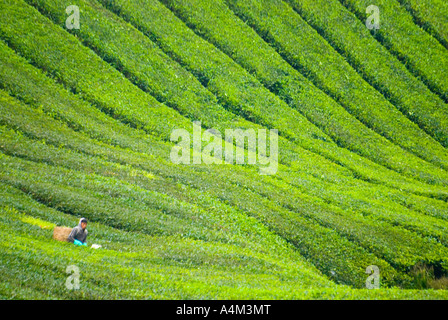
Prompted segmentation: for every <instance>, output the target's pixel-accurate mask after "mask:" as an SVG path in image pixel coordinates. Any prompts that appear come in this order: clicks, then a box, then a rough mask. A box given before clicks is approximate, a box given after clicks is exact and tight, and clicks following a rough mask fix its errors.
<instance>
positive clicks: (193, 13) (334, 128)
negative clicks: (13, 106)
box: [165, 1, 446, 183]
mask: <svg viewBox="0 0 448 320" xmlns="http://www.w3.org/2000/svg"><path fill="white" fill-rule="evenodd" d="M165 2H166V3H169V4H172V5H171V6H170V7H171V8H172V9H173V10H174V11H175V12H177V13H178V14H179V15H180V16H181V17H182V18H183V19H185V20H187V21H188V23H191V24H192V25H193V26H194V27H195V28H196V29H197V30H199V31H197V32H202V33H205V34H206V37H207V39H210V41H211V42H212V43H214V44H215V45H217V46H218V47H219V48H220V49H221V50H222V51H224V52H226V53H228V54H229V55H230V56H233V57H234V59H235V60H236V61H238V62H239V63H241V64H242V65H244V66H245V67H246V68H247V69H248V70H249V71H251V72H254V73H255V74H256V75H257V77H258V78H259V79H260V80H262V82H263V83H264V84H265V86H266V87H276V89H275V91H277V93H278V94H279V96H281V97H282V98H283V100H285V101H288V102H290V104H291V105H292V106H293V107H294V108H296V109H299V110H301V111H302V112H304V113H305V114H306V115H307V117H308V118H310V119H311V121H312V122H314V123H317V124H318V125H319V126H320V127H322V128H323V130H324V131H325V132H326V133H327V134H328V135H330V136H331V137H332V138H333V139H334V140H335V141H338V142H339V143H340V144H342V145H343V146H345V147H347V148H349V149H351V150H354V151H355V152H356V153H358V154H361V155H363V156H365V157H367V158H369V159H371V160H374V161H376V162H378V163H380V164H382V165H385V166H387V167H389V168H392V169H393V170H396V171H398V172H402V173H405V174H407V175H409V176H412V177H415V178H417V177H418V178H419V179H421V178H422V177H426V178H427V180H426V181H432V182H433V183H437V182H436V181H437V180H438V179H439V178H438V177H437V176H440V178H441V177H443V176H445V175H446V171H444V170H442V169H439V168H437V167H436V166H434V165H430V164H428V163H427V162H426V161H422V160H421V159H419V158H417V157H415V156H413V155H411V154H409V153H408V152H405V151H404V150H402V148H400V147H399V146H396V145H393V144H392V143H390V142H389V141H387V140H386V139H384V138H383V137H381V136H380V135H378V134H376V133H375V132H373V130H369V129H368V128H366V127H365V126H364V125H363V124H362V123H360V122H359V121H358V120H356V119H353V117H352V116H350V114H349V113H347V112H346V111H345V109H344V108H343V107H341V106H340V105H338V104H336V103H335V102H334V101H333V100H331V99H330V98H329V97H328V96H326V95H325V94H324V93H323V92H321V91H319V90H318V89H316V88H315V87H313V85H312V84H311V83H309V82H308V81H307V80H306V79H305V78H303V77H302V76H301V75H300V74H299V73H298V72H297V71H296V70H294V69H293V68H292V67H290V66H289V65H288V64H287V63H286V62H285V61H284V60H283V59H282V58H281V57H280V56H279V55H278V54H277V53H276V52H275V51H274V50H273V49H272V48H271V47H270V46H269V45H267V44H266V43H265V42H264V41H263V40H262V39H261V38H259V37H258V36H257V35H256V34H255V33H254V32H253V30H252V29H250V28H249V27H248V26H247V25H245V24H244V23H243V22H241V21H239V20H238V19H237V18H236V17H235V16H233V15H232V13H231V12H230V11H229V9H228V8H227V7H225V5H223V4H222V3H220V2H218V1H216V2H214V4H213V5H212V6H210V8H208V6H209V4H208V3H205V2H202V1H196V2H195V3H194V6H192V4H191V3H190V2H188V3H186V2H185V3H184V2H181V1H178V2H176V1H172V2H170V1H165ZM202 6H203V7H202ZM201 7H202V11H203V10H205V8H207V10H208V14H207V15H202V14H198V13H200V12H202V11H201V10H196V8H201ZM216 25H219V28H215V26H216ZM355 74H356V73H355ZM329 81H330V80H329ZM357 99H359V97H358V98H357ZM391 108H392V109H393V110H395V111H396V112H397V113H398V115H400V116H402V115H401V114H400V113H399V112H398V111H397V110H396V109H395V108H394V107H393V106H391ZM369 110H370V109H368V110H363V111H362V112H365V113H368V112H370V111H369ZM382 119H385V115H384V114H383V115H382ZM405 120H406V121H408V120H407V119H405ZM384 121H385V120H384ZM410 124H411V123H410ZM411 125H412V124H411ZM414 126H415V125H414ZM388 127H390V128H393V125H392V126H391V125H390V123H388ZM415 129H416V130H418V131H419V129H418V127H417V126H415ZM391 130H392V129H391ZM394 130H395V129H394ZM355 131H356V133H355ZM399 132H400V136H402V134H403V133H402V132H403V131H399ZM404 132H406V131H404ZM419 132H421V131H419ZM422 134H424V133H423V132H422ZM426 138H427V139H429V140H431V141H432V143H433V145H434V146H436V147H437V152H432V153H431V154H432V155H433V156H434V157H433V159H432V160H434V159H436V158H437V157H438V156H439V157H440V159H439V161H437V160H436V162H439V164H440V163H443V161H442V162H440V160H441V159H443V157H444V153H445V152H446V150H445V149H444V148H443V147H441V146H440V145H439V144H438V143H436V142H435V141H434V140H432V139H431V138H430V137H428V136H426ZM400 140H401V141H407V140H411V139H410V138H409V137H407V139H406V137H402V138H400ZM414 140H415V139H414ZM414 142H415V141H414ZM427 142H428V140H427ZM414 145H416V144H415V143H414ZM420 148H421V146H420ZM419 152H420V153H421V154H426V153H427V152H422V150H419ZM425 157H427V156H425ZM404 163H406V164H404ZM417 168H418V169H417ZM442 179H444V178H442ZM439 181H442V180H439ZM439 183H441V182H439Z"/></svg>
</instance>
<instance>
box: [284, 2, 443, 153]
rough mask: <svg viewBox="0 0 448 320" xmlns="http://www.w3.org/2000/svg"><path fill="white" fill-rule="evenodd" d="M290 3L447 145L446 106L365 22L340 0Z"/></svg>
mask: <svg viewBox="0 0 448 320" xmlns="http://www.w3.org/2000/svg"><path fill="white" fill-rule="evenodd" d="M287 2H288V3H289V4H290V5H291V7H292V8H293V9H294V10H295V11H296V12H298V13H300V15H301V16H302V17H303V19H304V20H306V21H307V23H308V24H309V25H310V26H312V27H313V28H314V29H316V31H317V32H318V33H319V34H320V35H322V36H323V37H325V39H326V40H327V41H328V43H330V44H331V45H332V46H333V47H334V48H335V49H336V50H337V51H338V52H339V53H341V54H342V55H343V56H344V57H345V58H346V59H347V60H348V62H349V63H350V64H351V65H352V66H353V67H354V68H355V69H356V70H357V71H358V72H359V73H360V74H361V75H362V76H363V77H364V78H365V79H366V80H367V81H368V82H369V83H370V84H371V85H372V86H373V87H375V88H376V89H377V90H378V91H379V92H381V93H382V94H383V95H384V96H385V97H386V98H387V99H388V100H389V101H391V102H392V103H393V104H394V105H395V106H396V107H397V108H398V109H399V110H400V111H401V112H403V114H404V115H406V116H407V117H408V118H409V119H411V120H413V121H414V122H416V124H418V125H419V127H420V128H422V129H423V130H425V131H426V132H428V133H429V134H431V135H432V136H433V137H434V138H435V139H437V140H438V141H440V142H441V143H442V144H443V145H444V146H447V143H448V133H447V132H446V130H447V129H448V124H447V123H446V121H447V115H446V114H447V108H448V107H447V105H446V104H444V102H443V100H442V99H440V98H439V97H438V96H437V95H436V94H434V93H432V92H431V91H430V90H429V89H428V88H427V87H426V86H425V85H424V84H423V83H422V82H420V81H418V79H417V78H415V77H414V76H413V75H412V74H411V73H410V72H409V71H408V70H407V69H406V67H405V66H404V65H403V64H401V63H400V61H399V60H398V59H397V58H396V57H395V56H394V55H393V54H391V53H390V52H389V51H388V50H387V49H386V48H385V47H383V46H382V45H381V43H379V42H378V41H376V40H375V39H374V38H373V37H371V36H370V35H369V30H368V29H367V28H366V26H365V22H364V21H361V20H358V19H357V17H356V16H355V15H353V14H352V13H351V12H349V11H348V10H347V9H346V8H345V7H344V6H343V5H342V4H341V3H340V2H339V1H338V0H329V1H324V0H317V1H313V0H303V1H295V0H288V1H287ZM341 21H344V23H341ZM335 26H337V27H335Z"/></svg>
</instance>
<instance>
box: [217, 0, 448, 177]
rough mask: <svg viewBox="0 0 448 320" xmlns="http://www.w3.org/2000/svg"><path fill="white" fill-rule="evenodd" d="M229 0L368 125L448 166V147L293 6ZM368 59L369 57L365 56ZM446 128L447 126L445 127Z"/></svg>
mask: <svg viewBox="0 0 448 320" xmlns="http://www.w3.org/2000/svg"><path fill="white" fill-rule="evenodd" d="M226 2H227V3H228V4H229V6H230V7H231V9H232V10H233V12H235V14H236V15H237V16H239V17H241V18H242V20H244V21H245V22H246V23H248V24H249V25H251V26H252V27H253V28H254V29H255V30H256V31H257V33H258V34H259V35H260V36H261V37H262V38H263V39H265V40H266V41H267V42H268V43H270V44H271V45H272V46H273V47H274V48H276V50H277V52H279V53H280V55H281V56H282V57H284V58H285V60H286V61H288V62H289V63H290V64H291V65H292V66H294V67H295V68H296V69H298V70H302V72H303V73H304V74H307V75H308V76H309V77H310V78H311V79H312V80H313V82H314V83H315V84H316V85H317V86H318V87H319V88H321V89H322V90H323V91H324V92H326V93H327V94H329V95H330V96H331V97H333V98H334V99H335V100H336V101H338V102H339V103H340V104H341V105H343V106H344V107H345V108H346V109H347V110H348V111H349V112H350V113H351V114H353V115H354V116H356V118H358V119H360V120H361V121H362V122H363V123H364V124H366V125H367V126H368V127H369V128H373V129H374V130H375V131H376V132H378V133H380V134H381V135H383V136H385V137H387V138H388V139H389V140H391V141H392V142H394V143H395V144H398V145H400V146H401V147H403V148H404V149H406V150H408V151H410V152H412V153H414V154H415V155H417V156H419V157H420V158H422V159H425V160H427V161H429V162H432V163H434V164H437V165H439V166H441V167H442V168H445V169H446V168H447V162H446V159H447V155H448V152H447V150H446V149H445V148H444V147H443V146H441V145H440V144H439V143H438V142H437V141H435V140H434V139H433V138H431V137H430V136H428V135H427V134H426V133H425V132H424V131H422V130H421V129H420V128H419V127H418V126H417V125H415V124H414V123H413V122H412V121H410V120H409V119H408V118H406V117H405V116H404V115H402V113H401V112H400V111H399V110H397V109H396V108H395V106H394V105H392V104H391V103H390V102H389V101H387V100H386V98H385V97H384V96H383V95H382V94H381V93H379V92H378V91H376V90H375V89H374V88H373V87H372V86H370V85H369V84H368V83H367V82H366V81H365V80H364V79H363V78H362V77H361V76H360V75H359V74H358V73H357V72H356V70H354V69H353V68H352V67H351V66H350V65H349V64H348V63H347V61H346V60H345V59H344V57H342V56H340V55H339V54H338V53H337V52H336V51H335V50H334V49H333V48H332V47H331V46H330V45H329V44H328V43H327V42H326V41H325V40H324V39H323V38H322V37H321V36H320V35H319V34H318V33H317V32H316V31H315V30H314V29H313V28H311V27H310V26H309V25H308V24H307V23H306V22H305V21H304V20H303V19H302V18H301V17H300V16H299V15H298V14H297V13H296V12H294V10H293V9H292V8H291V7H290V6H288V5H287V4H286V3H284V2H275V3H274V2H272V1H267V0H246V1H233V0H228V1H226ZM245 43H246V41H245ZM365 60H369V58H368V57H365ZM404 94H406V93H404ZM415 103H416V102H415V101H414V102H413V104H415ZM441 107H442V108H443V107H445V108H444V109H439V116H440V117H441V119H442V120H441V121H445V120H448V106H446V105H445V104H442V105H441ZM419 108H422V106H419ZM432 118H434V117H432ZM433 128H434V127H433ZM441 128H442V129H441V130H448V127H445V128H444V127H443V125H442V126H441Z"/></svg>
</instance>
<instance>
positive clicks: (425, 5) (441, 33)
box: [398, 0, 448, 48]
mask: <svg viewBox="0 0 448 320" xmlns="http://www.w3.org/2000/svg"><path fill="white" fill-rule="evenodd" d="M398 1H399V2H400V3H401V4H402V5H404V6H405V8H406V10H408V11H409V12H410V13H411V14H412V15H413V17H414V20H415V21H416V22H417V23H418V24H419V25H420V26H421V27H423V28H424V29H425V30H426V31H427V32H429V33H430V34H431V35H432V36H434V37H435V38H436V39H437V40H439V41H440V43H441V44H443V45H444V46H445V48H448V3H446V1H443V0H421V1H417V0H398Z"/></svg>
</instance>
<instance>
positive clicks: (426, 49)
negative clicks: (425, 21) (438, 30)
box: [340, 0, 448, 102]
mask: <svg viewBox="0 0 448 320" xmlns="http://www.w3.org/2000/svg"><path fill="white" fill-rule="evenodd" d="M340 2H341V3H343V4H344V5H345V6H346V7H347V8H348V9H349V10H351V11H352V12H353V13H355V14H356V16H357V17H358V18H359V19H360V20H361V21H362V22H364V21H365V19H366V13H365V12H366V8H367V7H368V6H369V5H370V4H371V2H369V1H367V0H361V1H353V0H340ZM375 5H376V6H377V7H378V8H379V10H380V14H381V15H380V21H382V23H381V25H382V26H383V27H381V26H380V29H378V30H377V31H376V33H375V36H376V38H377V39H378V40H379V41H380V42H381V43H383V44H384V46H385V47H386V48H388V49H389V50H390V51H391V52H392V53H394V54H395V55H396V56H397V57H398V58H399V59H400V60H401V61H403V63H404V64H405V65H406V66H407V67H408V69H409V70H410V71H412V72H413V73H414V74H415V75H417V76H418V77H420V78H421V79H423V81H424V82H425V83H426V85H427V86H428V87H429V88H430V89H431V90H432V91H434V92H436V93H437V94H439V95H440V96H441V97H442V98H443V99H444V100H445V102H448V82H447V81H446V76H445V75H446V74H447V73H448V50H447V49H446V48H445V47H443V46H442V45H441V44H440V43H439V42H438V41H437V40H436V39H435V38H433V37H432V36H431V35H429V34H428V33H426V32H425V31H424V30H423V29H421V28H420V27H419V26H417V25H416V24H415V23H414V21H413V18H412V16H411V15H410V14H409V13H408V12H407V11H406V9H405V8H403V7H402V6H401V5H400V3H399V2H398V1H396V0H392V1H391V0H379V1H376V2H375ZM435 61H437V63H434V62H435Z"/></svg>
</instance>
